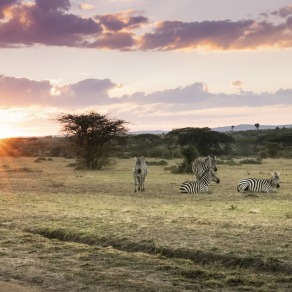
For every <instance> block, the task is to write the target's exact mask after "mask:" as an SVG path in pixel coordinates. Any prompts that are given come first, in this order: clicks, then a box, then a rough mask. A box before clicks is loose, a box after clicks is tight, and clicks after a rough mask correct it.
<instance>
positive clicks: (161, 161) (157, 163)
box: [146, 160, 168, 165]
mask: <svg viewBox="0 0 292 292" xmlns="http://www.w3.org/2000/svg"><path fill="white" fill-rule="evenodd" d="M146 163H147V165H168V163H167V161H165V160H159V161H146Z"/></svg>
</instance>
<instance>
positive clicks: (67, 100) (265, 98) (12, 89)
mask: <svg viewBox="0 0 292 292" xmlns="http://www.w3.org/2000/svg"><path fill="white" fill-rule="evenodd" d="M233 83H234V85H238V86H240V85H242V82H241V81H239V80H236V81H234V82H233ZM120 86H121V85H120V83H114V82H112V81H111V80H110V79H85V80H82V81H80V82H77V83H74V84H66V85H57V84H55V83H54V82H52V83H51V82H50V81H48V80H45V81H34V80H30V79H27V78H15V77H9V76H3V75H2V76H1V75H0V106H31V105H36V106H52V107H63V108H74V107H88V106H98V105H104V106H109V105H116V106H118V107H123V105H124V104H133V105H135V106H139V107H140V108H143V107H145V108H144V109H146V108H147V109H150V110H151V111H152V110H153V109H157V108H161V109H162V108H167V111H171V112H177V111H186V110H192V109H197V110H198V109H210V108H218V109H220V108H228V107H242V106H247V107H263V106H272V105H281V106H283V105H292V98H291V97H292V89H279V90H278V91H276V92H274V93H272V92H262V93H254V92H250V91H243V90H241V91H240V93H238V94H224V93H211V92H209V91H208V87H207V85H206V84H204V83H198V82H197V83H193V84H190V85H188V86H185V87H177V88H174V89H165V90H161V91H154V92H151V93H145V92H136V93H133V94H131V95H124V96H122V97H119V98H118V97H111V96H110V94H109V92H110V91H111V90H113V89H116V88H119V87H120ZM151 106H153V109H152V108H151Z"/></svg>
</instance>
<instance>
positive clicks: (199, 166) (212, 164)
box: [192, 155, 217, 180]
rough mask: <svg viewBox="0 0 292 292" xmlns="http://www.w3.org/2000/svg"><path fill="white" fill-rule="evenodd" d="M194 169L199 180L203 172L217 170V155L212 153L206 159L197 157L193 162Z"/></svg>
mask: <svg viewBox="0 0 292 292" xmlns="http://www.w3.org/2000/svg"><path fill="white" fill-rule="evenodd" d="M192 170H193V173H194V174H195V176H196V178H197V180H199V179H200V178H201V177H202V175H203V173H204V172H205V171H207V170H213V171H217V167H216V156H214V155H211V156H208V157H207V158H205V159H199V158H198V159H195V161H194V162H193V164H192Z"/></svg>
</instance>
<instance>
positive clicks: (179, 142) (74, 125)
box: [0, 112, 292, 171]
mask: <svg viewBox="0 0 292 292" xmlns="http://www.w3.org/2000/svg"><path fill="white" fill-rule="evenodd" d="M58 122H60V123H61V124H62V126H63V131H64V133H65V134H66V136H63V137H52V136H48V137H41V138H37V137H31V138H10V139H2V140H1V144H0V155H1V156H15V157H17V156H60V157H67V158H73V157H74V158H78V163H79V165H80V167H82V168H86V169H101V168H103V167H104V166H106V165H107V164H108V163H110V161H111V160H112V159H113V158H114V157H118V158H132V157H134V156H135V155H140V156H145V157H153V158H161V159H172V158H181V159H182V163H181V165H180V168H181V170H182V171H190V165H191V162H192V161H193V159H194V158H196V157H199V156H207V155H216V156H230V157H257V158H268V157H272V158H276V157H285V158H292V129H291V128H282V129H280V128H277V129H273V130H261V129H260V128H259V124H255V129H256V130H249V131H236V132H235V131H233V128H234V127H231V131H229V132H225V133H222V132H217V131H212V130H211V129H209V128H207V127H205V128H195V127H187V128H180V129H174V130H172V131H170V132H168V133H164V134H160V135H155V134H140V135H133V134H131V133H128V130H127V129H126V127H125V125H126V122H125V121H123V120H118V119H112V118H110V117H108V116H107V115H100V114H98V113H95V112H90V113H86V114H81V115H71V114H67V115H62V116H61V117H59V119H58Z"/></svg>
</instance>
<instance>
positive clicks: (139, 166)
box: [134, 156, 144, 174]
mask: <svg viewBox="0 0 292 292" xmlns="http://www.w3.org/2000/svg"><path fill="white" fill-rule="evenodd" d="M134 159H135V168H136V170H137V173H138V174H140V173H141V171H142V164H143V161H144V157H143V156H142V157H137V156H135V157H134Z"/></svg>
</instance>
